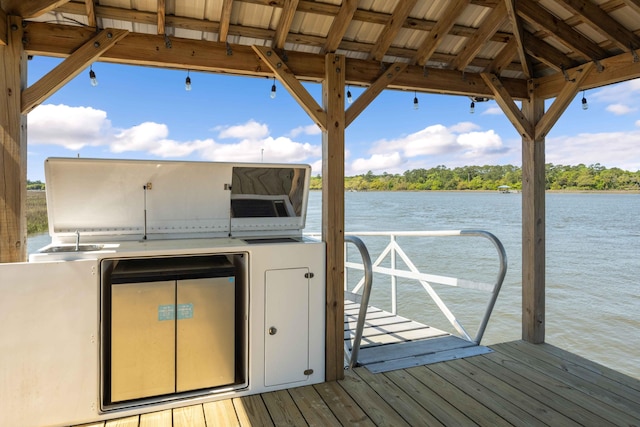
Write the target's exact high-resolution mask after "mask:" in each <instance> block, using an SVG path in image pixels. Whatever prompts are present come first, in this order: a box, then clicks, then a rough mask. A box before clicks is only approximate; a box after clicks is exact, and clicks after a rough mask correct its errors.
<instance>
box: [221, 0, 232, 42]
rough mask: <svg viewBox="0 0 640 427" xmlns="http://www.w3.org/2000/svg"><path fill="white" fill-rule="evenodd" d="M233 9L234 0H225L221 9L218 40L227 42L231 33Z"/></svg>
mask: <svg viewBox="0 0 640 427" xmlns="http://www.w3.org/2000/svg"><path fill="white" fill-rule="evenodd" d="M232 10H233V0H224V1H223V2H222V10H221V11H220V30H219V32H218V34H219V36H218V41H221V42H223V43H224V42H226V41H227V36H228V35H229V24H230V23H231V11H232Z"/></svg>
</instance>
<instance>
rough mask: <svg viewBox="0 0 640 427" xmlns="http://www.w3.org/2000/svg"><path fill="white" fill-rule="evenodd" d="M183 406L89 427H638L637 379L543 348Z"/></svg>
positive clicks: (354, 374) (362, 372)
mask: <svg viewBox="0 0 640 427" xmlns="http://www.w3.org/2000/svg"><path fill="white" fill-rule="evenodd" d="M490 347H491V348H492V349H493V350H494V352H492V353H488V354H484V355H479V356H474V357H471V358H468V359H459V360H452V361H447V362H440V363H435V364H431V365H428V366H418V367H413V368H409V369H400V370H397V371H391V372H387V373H384V374H372V373H371V372H369V371H368V370H367V369H366V368H356V369H354V370H351V371H346V373H345V379H344V380H341V381H332V382H328V383H324V384H318V385H314V386H305V387H299V388H294V389H289V390H282V391H277V392H271V393H264V394H261V395H254V396H248V397H242V398H235V399H228V400H223V401H219V402H214V403H206V404H203V405H195V406H187V407H184V408H178V409H174V410H166V411H162V412H156V413H151V414H145V415H141V416H134V417H129V418H125V419H119V420H112V421H107V422H99V423H95V424H86V425H85V426H92V427H98V426H99V427H116V426H117V427H151V426H155V427H199V426H209V427H210V426H273V425H275V426H284V425H288V426H305V425H313V426H340V425H343V426H441V425H444V426H472V425H481V426H513V425H515V426H544V425H549V426H598V427H601V426H638V425H640V379H637V378H631V377H629V376H625V375H623V374H621V373H619V372H616V371H613V370H611V369H608V368H606V367H604V366H602V365H599V364H597V363H594V362H591V361H588V360H586V359H584V358H581V357H579V356H576V355H574V354H571V353H568V352H566V351H564V350H561V349H560V348H557V347H554V346H552V345H550V344H538V345H534V344H529V343H526V342H523V341H514V342H509V343H503V344H497V345H493V346H490Z"/></svg>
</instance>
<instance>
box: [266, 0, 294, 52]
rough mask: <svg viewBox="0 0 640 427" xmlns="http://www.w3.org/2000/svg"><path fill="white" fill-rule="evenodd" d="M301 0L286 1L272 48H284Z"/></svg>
mask: <svg viewBox="0 0 640 427" xmlns="http://www.w3.org/2000/svg"><path fill="white" fill-rule="evenodd" d="M298 1H299V0H284V7H283V8H282V15H280V20H279V21H278V27H277V28H276V34H275V36H274V37H273V44H272V46H273V47H275V48H276V49H282V48H284V42H285V41H287V35H288V34H289V30H290V29H291V23H292V22H293V17H294V16H295V14H296V10H297V9H298Z"/></svg>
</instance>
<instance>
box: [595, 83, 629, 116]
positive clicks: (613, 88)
mask: <svg viewBox="0 0 640 427" xmlns="http://www.w3.org/2000/svg"><path fill="white" fill-rule="evenodd" d="M584 96H585V97H586V98H587V100H588V101H589V103H592V102H603V103H607V104H609V105H607V107H606V110H607V111H609V112H611V113H613V114H616V115H622V114H628V113H630V112H633V111H636V110H637V108H636V107H635V105H636V101H637V99H638V96H640V79H635V80H629V81H626V82H622V83H618V84H614V85H609V86H605V87H603V88H602V89H599V90H597V91H595V92H593V93H589V92H586V93H585V94H584Z"/></svg>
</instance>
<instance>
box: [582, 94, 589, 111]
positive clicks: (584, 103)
mask: <svg viewBox="0 0 640 427" xmlns="http://www.w3.org/2000/svg"><path fill="white" fill-rule="evenodd" d="M582 109H583V110H588V109H589V104H587V98H585V97H584V91H582Z"/></svg>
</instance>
